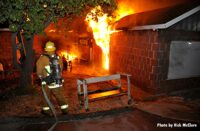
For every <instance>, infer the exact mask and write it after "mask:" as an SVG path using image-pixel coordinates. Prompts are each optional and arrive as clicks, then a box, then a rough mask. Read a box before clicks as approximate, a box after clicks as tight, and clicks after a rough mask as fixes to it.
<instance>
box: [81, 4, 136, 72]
mask: <svg viewBox="0 0 200 131" xmlns="http://www.w3.org/2000/svg"><path fill="white" fill-rule="evenodd" d="M133 12H134V11H133V10H132V9H128V10H127V6H125V5H124V4H121V5H119V7H118V9H117V10H116V11H115V12H114V13H115V14H114V15H115V18H114V17H111V16H108V14H106V13H104V12H103V11H102V9H101V7H100V6H97V7H95V8H94V9H92V10H91V11H90V12H89V13H88V14H87V16H86V19H85V20H86V21H87V22H88V24H89V26H90V27H91V29H92V31H93V37H94V39H95V42H96V44H97V45H98V46H99V47H100V48H101V49H102V53H103V55H102V64H103V68H104V69H106V70H108V69H109V50H110V45H109V44H110V34H111V33H112V32H114V31H112V30H111V24H112V23H113V22H115V21H117V20H119V19H120V18H122V17H124V16H126V15H128V14H132V13H133Z"/></svg>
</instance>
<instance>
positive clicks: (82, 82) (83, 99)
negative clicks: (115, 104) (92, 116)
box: [77, 74, 132, 111]
mask: <svg viewBox="0 0 200 131" xmlns="http://www.w3.org/2000/svg"><path fill="white" fill-rule="evenodd" d="M122 76H125V77H126V78H127V90H126V91H124V90H122V85H121V77H122ZM130 77H131V75H129V74H113V75H108V76H99V77H90V78H85V79H77V91H78V99H79V102H80V104H81V105H83V104H84V107H85V110H86V111H88V110H89V100H91V101H92V100H93V99H98V98H96V97H93V98H92V97H90V99H89V95H93V94H95V93H101V92H109V91H110V92H112V91H117V92H118V93H113V94H112V93H111V94H112V96H121V95H128V104H131V103H132V97H131V83H130ZM112 80H117V83H118V84H117V86H113V87H111V88H107V89H102V90H95V91H88V85H89V84H93V83H99V82H107V81H112ZM103 97H110V95H108V96H103Z"/></svg>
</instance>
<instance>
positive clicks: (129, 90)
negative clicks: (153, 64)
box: [127, 76, 132, 105]
mask: <svg viewBox="0 0 200 131" xmlns="http://www.w3.org/2000/svg"><path fill="white" fill-rule="evenodd" d="M127 82H128V104H129V105H130V104H131V103H132V97H131V81H130V76H127Z"/></svg>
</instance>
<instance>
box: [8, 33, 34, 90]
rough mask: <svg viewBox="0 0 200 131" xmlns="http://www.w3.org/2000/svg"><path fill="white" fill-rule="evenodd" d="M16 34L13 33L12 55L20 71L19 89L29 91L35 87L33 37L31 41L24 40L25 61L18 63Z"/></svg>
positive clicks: (14, 63) (15, 65)
mask: <svg viewBox="0 0 200 131" xmlns="http://www.w3.org/2000/svg"><path fill="white" fill-rule="evenodd" d="M16 34H17V33H12V49H13V51H12V54H13V65H14V67H15V68H17V69H19V70H20V83H19V87H20V88H21V89H22V90H24V91H28V90H29V89H30V88H31V87H32V86H33V85H32V84H33V83H32V72H33V67H34V55H35V54H34V53H35V52H34V50H33V36H32V37H31V38H30V39H24V49H25V53H26V56H25V59H24V60H23V61H21V63H18V62H17V55H16V52H17V47H16V40H15V38H16Z"/></svg>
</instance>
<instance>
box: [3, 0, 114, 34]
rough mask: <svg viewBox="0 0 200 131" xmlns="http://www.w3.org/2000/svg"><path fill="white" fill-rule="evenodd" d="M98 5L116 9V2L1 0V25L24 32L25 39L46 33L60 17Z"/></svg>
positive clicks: (14, 30) (98, 0)
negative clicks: (45, 30) (7, 25)
mask: <svg viewBox="0 0 200 131" xmlns="http://www.w3.org/2000/svg"><path fill="white" fill-rule="evenodd" d="M96 5H102V6H107V7H108V6H110V7H115V1H114V0H1V1H0V12H1V13H0V24H2V23H6V22H7V23H8V24H9V28H10V30H11V31H13V32H17V31H19V30H23V31H24V34H25V37H27V38H28V37H30V36H31V35H34V34H38V33H41V32H43V31H44V29H45V27H46V26H47V25H48V24H49V23H50V22H53V21H54V22H56V20H57V18H58V17H68V18H70V17H71V16H72V15H77V14H80V13H81V12H82V11H83V10H84V9H85V8H87V7H93V6H96Z"/></svg>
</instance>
